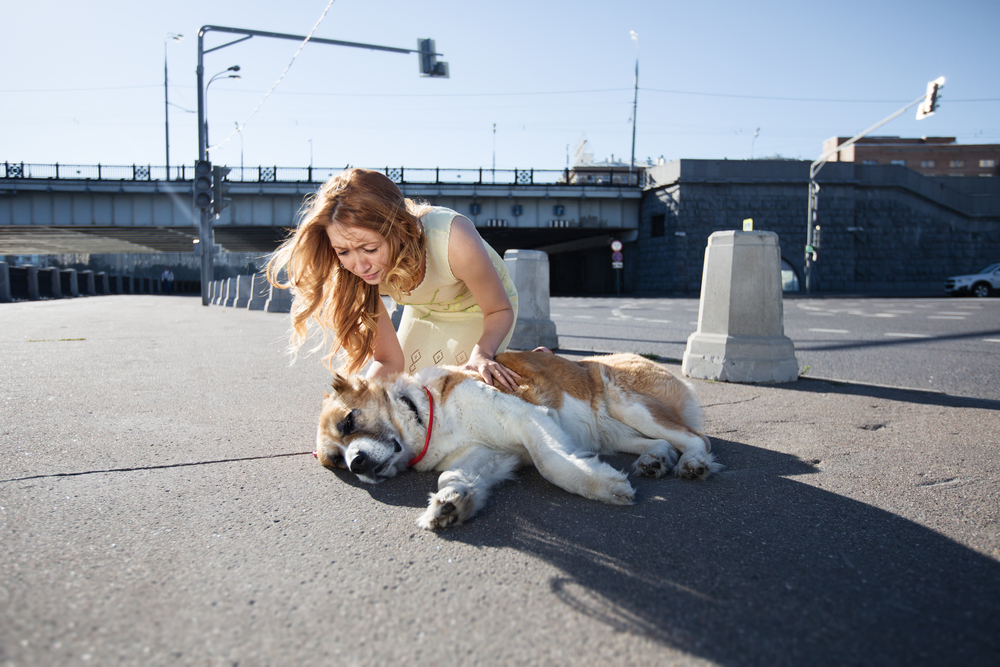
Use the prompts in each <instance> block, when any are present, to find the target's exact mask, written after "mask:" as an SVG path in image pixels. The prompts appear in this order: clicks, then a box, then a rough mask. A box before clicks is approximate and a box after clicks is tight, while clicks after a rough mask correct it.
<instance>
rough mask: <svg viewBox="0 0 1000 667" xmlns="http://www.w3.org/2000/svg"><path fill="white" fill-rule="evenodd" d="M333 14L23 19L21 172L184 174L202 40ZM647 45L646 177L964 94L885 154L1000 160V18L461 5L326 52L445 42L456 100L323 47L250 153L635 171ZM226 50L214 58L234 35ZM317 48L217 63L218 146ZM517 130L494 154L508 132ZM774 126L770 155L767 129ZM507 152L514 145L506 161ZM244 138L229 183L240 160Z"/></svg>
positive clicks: (3, 154) (862, 10)
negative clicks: (173, 169)
mask: <svg viewBox="0 0 1000 667" xmlns="http://www.w3.org/2000/svg"><path fill="white" fill-rule="evenodd" d="M327 2H328V0H294V1H293V2H275V1H274V0H269V1H267V2H263V1H259V0H249V1H243V2H234V1H229V0H208V1H205V0H201V1H193V0H172V1H171V2H136V1H135V0H129V1H124V0H94V1H93V2H69V1H52V0H31V1H30V2H29V1H21V2H15V1H14V0H5V2H4V8H3V14H2V16H3V20H2V25H0V58H2V61H3V63H4V67H3V69H2V70H0V72H2V73H0V160H5V161H11V162H22V161H23V162H33V163H53V162H59V163H61V164H96V163H102V164H133V163H138V164H154V165H162V164H163V163H164V161H165V148H164V143H165V140H164V99H163V98H164V91H163V64H164V63H163V61H164V38H165V36H166V34H167V33H181V34H183V35H185V37H186V38H185V40H184V41H182V42H179V43H174V42H170V43H169V44H167V48H166V50H167V57H168V62H169V79H170V89H169V95H170V101H171V102H172V103H175V104H177V105H178V106H179V107H184V108H186V109H191V110H193V109H195V106H196V100H197V95H196V85H195V73H194V70H195V66H196V62H197V32H198V29H199V28H200V27H201V26H202V25H223V26H232V27H240V28H249V29H257V30H269V31H274V32H284V33H291V34H297V35H305V34H307V33H308V32H309V31H310V30H311V29H312V27H313V25H314V24H315V23H316V21H317V20H318V19H319V17H320V15H321V14H322V12H323V10H324V8H325V7H326V6H327ZM631 30H635V31H636V32H637V33H638V36H639V43H638V46H639V49H638V57H639V70H640V72H639V101H638V124H637V142H636V157H637V159H645V158H647V157H650V158H653V159H656V158H658V157H660V156H663V157H664V158H665V159H667V160H675V159H678V158H729V159H745V158H749V157H751V151H752V153H753V156H754V157H766V156H774V155H781V156H784V157H794V158H807V159H813V158H815V157H816V156H818V154H819V152H820V146H821V143H822V141H823V140H824V139H826V138H828V137H831V136H834V135H841V136H851V135H853V134H855V133H857V132H859V131H861V130H863V129H865V128H867V127H868V126H870V125H872V124H874V123H875V122H877V121H879V120H880V119H882V118H883V117H885V116H887V115H889V114H890V113H892V112H893V111H895V110H896V109H898V108H900V107H901V106H903V105H904V104H906V103H907V102H909V101H911V100H913V99H915V98H916V97H918V96H920V95H921V94H922V93H923V91H924V88H925V86H926V83H927V82H928V81H929V80H931V79H934V78H936V77H938V76H942V75H943V76H946V77H947V85H946V88H945V90H944V98H943V102H942V106H941V109H940V111H939V112H938V113H937V115H935V116H933V117H931V118H928V119H925V120H923V121H920V122H917V121H916V120H915V119H914V111H913V110H911V111H908V112H907V113H906V115H905V116H902V117H901V118H899V119H897V120H895V121H892V122H891V123H890V124H888V125H886V126H885V127H884V128H882V129H881V130H880V131H879V132H878V134H889V135H899V136H908V137H919V136H954V137H957V139H958V141H959V142H960V143H965V144H972V143H1000V67H998V66H997V55H996V38H997V34H998V33H1000V2H996V0H952V1H950V2H927V1H925V0H911V1H903V0H893V1H885V0H869V1H858V0H840V1H838V2H830V1H823V2H792V1H790V0H774V1H771V2H766V3H753V2H746V1H741V2H733V1H729V0H725V1H712V0H704V1H702V2H672V1H668V0H652V1H645V0H633V1H631V2H627V3H619V2H608V1H607V0H604V1H601V2H595V1H591V0H578V1H575V2H562V1H555V0H549V1H546V0H541V1H540V0H532V1H530V2H524V1H521V0H507V1H505V2H489V3H486V2H469V1H468V0H465V1H461V2H453V1H451V0H434V1H424V2H416V1H413V0H336V1H335V2H334V4H333V6H332V8H331V10H330V12H329V13H328V14H327V16H326V18H325V20H324V21H323V23H322V24H321V25H320V27H319V29H318V30H317V32H316V36H318V37H327V38H331V39H342V40H347V41H356V42H365V43H371V44H380V45H386V46H398V47H405V48H414V47H415V45H416V39H417V38H418V37H432V38H434V39H435V40H436V42H437V49H438V51H440V52H442V53H443V54H444V57H443V58H442V59H443V60H446V61H447V62H448V63H449V66H450V69H451V77H450V78H449V79H446V80H438V79H428V78H422V77H420V76H419V75H418V71H417V58H416V56H415V55H396V54H388V53H379V52H373V51H368V50H360V49H350V48H342V47H334V46H327V45H319V44H310V45H307V46H306V47H305V48H304V49H303V50H302V52H301V53H300V55H299V56H298V58H297V59H296V60H295V62H294V64H292V66H291V69H290V70H289V71H288V73H287V74H286V75H285V77H284V79H283V80H282V82H281V84H280V85H279V86H278V87H277V89H276V90H275V92H274V93H272V94H271V95H270V97H268V99H267V100H266V101H265V102H264V104H263V106H261V107H260V110H259V111H257V113H256V115H254V116H253V117H252V118H251V119H250V120H249V122H247V123H246V126H245V129H244V131H243V133H242V146H243V160H244V162H245V164H246V165H247V166H251V165H253V166H256V165H258V164H264V165H278V166H306V165H308V164H309V160H310V149H311V150H312V160H313V163H314V164H315V165H316V166H317V167H340V166H344V165H346V164H351V165H355V166H369V167H378V166H384V165H402V166H408V167H434V166H440V167H479V166H483V167H490V166H491V165H492V164H493V160H494V150H495V160H496V166H497V167H498V168H511V167H535V168H557V169H558V168H562V167H564V166H565V165H566V160H567V152H568V151H572V150H573V148H574V147H575V145H576V144H577V142H578V141H579V140H580V138H581V137H582V136H586V138H587V139H588V140H589V143H590V148H591V151H592V152H593V153H594V155H595V158H596V159H598V160H602V159H607V158H609V157H610V156H611V155H614V156H615V158H616V159H622V158H624V159H627V158H628V156H629V153H630V151H631V143H632V126H631V121H630V118H631V114H632V96H633V77H634V68H635V59H636V42H634V41H632V40H631V38H630V36H629V31H631ZM233 38H234V37H233V36H230V35H225V34H223V33H218V32H216V33H209V36H208V37H207V41H206V48H210V47H211V46H217V45H219V44H223V43H225V42H228V41H230V40H231V39H233ZM297 48H298V44H297V43H295V42H291V41H283V40H273V39H265V38H260V37H255V38H253V39H251V40H248V41H246V42H243V43H241V44H238V45H235V46H231V47H228V48H226V49H222V50H220V51H216V52H214V53H210V54H208V55H207V56H206V57H205V62H206V66H205V70H206V80H207V78H208V77H209V76H211V75H212V74H215V73H217V72H221V71H223V70H225V69H226V68H227V67H229V66H230V65H234V64H238V65H240V66H241V71H240V74H241V75H242V79H241V80H240V81H228V80H218V81H216V82H215V83H213V84H212V87H211V89H210V94H209V123H210V128H211V138H212V139H213V143H214V142H215V141H217V140H221V139H223V138H225V137H226V136H228V135H229V134H230V132H231V131H232V130H233V129H235V124H236V123H237V122H240V123H243V122H244V121H246V120H247V118H248V117H249V116H250V114H251V112H252V111H253V110H254V108H255V107H257V106H258V104H259V103H260V101H261V99H262V98H263V97H264V95H265V93H266V92H267V91H268V90H269V89H270V88H271V86H272V85H273V84H274V82H275V81H276V80H277V79H278V77H279V76H280V75H281V73H282V71H283V70H284V69H285V68H286V66H287V65H288V63H289V61H290V60H291V59H292V56H293V54H294V53H295V51H296V49H297ZM196 124H197V123H196V120H195V115H194V114H193V113H187V112H185V111H184V110H183V109H181V108H178V107H175V106H172V107H171V108H170V135H171V139H170V144H171V164H174V165H176V164H179V163H182V162H185V163H188V164H190V163H192V162H193V161H194V159H195V154H196V152H197V133H196ZM494 124H496V133H495V137H494V131H493V126H494ZM758 127H759V128H760V132H759V136H758V137H757V138H756V140H754V133H755V131H756V129H757V128H758ZM494 147H495V148H494ZM240 150H241V141H240V138H239V137H236V138H233V139H232V140H231V141H229V142H228V143H226V144H225V145H223V146H222V147H221V148H219V149H217V150H216V151H215V152H214V154H213V161H214V162H216V163H224V164H229V165H231V166H235V165H239V164H240V159H241V158H240Z"/></svg>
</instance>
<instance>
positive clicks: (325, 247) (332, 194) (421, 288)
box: [267, 169, 520, 389]
mask: <svg viewBox="0 0 1000 667" xmlns="http://www.w3.org/2000/svg"><path fill="white" fill-rule="evenodd" d="M307 206H308V210H307V212H306V214H305V215H304V217H303V219H302V221H301V222H300V224H299V226H298V228H297V229H296V230H295V233H294V234H293V235H292V236H291V237H290V238H289V239H288V240H286V241H285V242H284V243H283V244H282V245H281V247H280V248H278V250H277V252H275V254H274V256H273V257H272V258H271V261H270V262H269V263H268V266H267V276H268V280H269V281H270V282H271V284H273V285H275V286H276V287H280V288H283V289H284V288H291V289H292V291H293V295H294V300H293V305H292V314H291V315H292V336H291V348H292V350H293V351H297V350H298V349H299V348H300V347H301V346H302V344H303V343H304V342H305V339H306V337H307V335H308V329H307V324H308V322H309V320H310V319H312V320H314V321H315V322H317V323H318V324H319V325H320V327H321V328H322V329H323V343H321V345H325V344H326V342H327V335H328V333H332V334H333V345H332V347H331V350H330V354H328V355H327V356H326V357H325V358H324V361H326V363H327V365H328V366H329V367H330V368H331V370H332V369H333V365H334V364H333V360H334V357H335V356H336V354H337V352H338V351H340V350H343V351H344V353H345V354H346V357H347V359H346V363H345V364H344V368H345V370H346V371H347V372H348V373H355V372H357V371H359V370H361V368H362V367H363V366H364V365H365V364H366V363H367V362H368V361H369V360H372V364H371V366H370V368H369V370H368V376H369V377H388V376H390V375H393V374H395V373H399V372H403V371H405V372H409V373H412V372H414V371H417V370H419V369H421V368H424V367H426V366H431V365H437V364H449V365H458V366H464V367H465V368H468V369H470V370H474V371H476V372H478V373H479V374H480V375H482V377H483V380H484V381H485V382H486V383H487V384H490V385H492V384H494V383H499V384H501V385H504V386H506V387H508V388H511V389H513V388H515V387H516V386H517V380H518V379H519V378H520V376H518V375H517V374H516V373H514V372H513V371H511V370H510V369H508V368H506V367H505V366H503V365H501V364H499V363H497V362H496V361H495V360H494V356H495V355H496V354H498V353H499V352H502V351H503V350H504V349H506V347H507V343H508V342H509V341H510V337H511V335H512V334H513V332H514V323H515V321H516V319H517V291H516V290H515V289H514V285H513V283H512V281H511V280H510V278H509V276H508V275H507V270H506V267H505V265H504V263H503V260H502V259H501V258H500V256H499V255H498V254H497V253H496V251H494V250H493V249H492V248H491V247H490V246H489V245H487V243H486V242H485V241H483V239H482V237H480V236H479V233H478V232H477V231H476V228H475V226H473V224H472V222H471V221H470V220H469V219H467V218H465V217H463V216H461V215H459V214H457V213H455V212H454V211H451V210H449V209H446V208H437V207H433V206H428V205H420V204H416V203H414V202H413V201H411V200H409V199H406V198H404V197H403V193H402V192H401V191H400V189H399V187H398V186H397V185H396V184H395V183H393V182H392V181H391V180H390V179H389V178H388V177H386V176H385V175H383V174H381V173H379V172H377V171H369V170H367V169H349V170H347V171H344V172H343V173H341V174H340V175H338V176H335V177H334V178H332V179H330V180H329V181H327V182H326V183H325V184H324V185H323V187H322V188H320V191H319V192H318V193H317V194H316V195H314V196H313V197H312V199H311V201H310V202H309V203H308V205H307ZM281 269H285V270H286V271H287V282H283V281H281V280H279V278H278V273H279V271H281ZM382 295H387V296H390V297H392V299H393V300H394V301H396V302H397V303H400V304H403V305H404V308H403V317H402V320H401V321H400V324H399V332H398V337H397V334H396V333H395V332H394V331H393V328H392V324H391V321H390V319H389V313H388V311H387V310H386V308H385V305H384V304H383V302H382V298H381V296H382Z"/></svg>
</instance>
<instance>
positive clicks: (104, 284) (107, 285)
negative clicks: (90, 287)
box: [94, 271, 111, 296]
mask: <svg viewBox="0 0 1000 667" xmlns="http://www.w3.org/2000/svg"><path fill="white" fill-rule="evenodd" d="M94 291H95V292H96V293H97V294H100V295H102V296H107V295H108V294H111V280H110V279H109V277H108V274H107V273H105V272H104V271H98V272H97V273H95V274H94Z"/></svg>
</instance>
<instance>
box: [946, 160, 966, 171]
mask: <svg viewBox="0 0 1000 667" xmlns="http://www.w3.org/2000/svg"><path fill="white" fill-rule="evenodd" d="M948 166H949V167H951V168H952V169H962V168H963V167H965V160H952V161H951V162H949V163H948Z"/></svg>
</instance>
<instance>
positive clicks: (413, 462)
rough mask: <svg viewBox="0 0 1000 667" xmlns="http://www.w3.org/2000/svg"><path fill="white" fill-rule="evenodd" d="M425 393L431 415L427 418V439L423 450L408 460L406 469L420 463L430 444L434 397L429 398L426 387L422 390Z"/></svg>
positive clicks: (429, 392)
mask: <svg viewBox="0 0 1000 667" xmlns="http://www.w3.org/2000/svg"><path fill="white" fill-rule="evenodd" d="M423 389H424V391H425V392H427V400H428V401H430V406H431V414H430V416H429V417H428V418H427V437H426V438H425V439H424V448H423V450H422V451H421V452H420V454H418V455H417V456H415V457H413V458H412V459H410V462H409V463H407V464H406V467H407V468H412V467H413V466H415V465H417V464H418V463H420V460H421V459H422V458H424V454H426V453H427V446H428V445H430V444H431V427H432V426H434V397H433V396H431V390H430V389H428V388H427V387H424V388H423Z"/></svg>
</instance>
